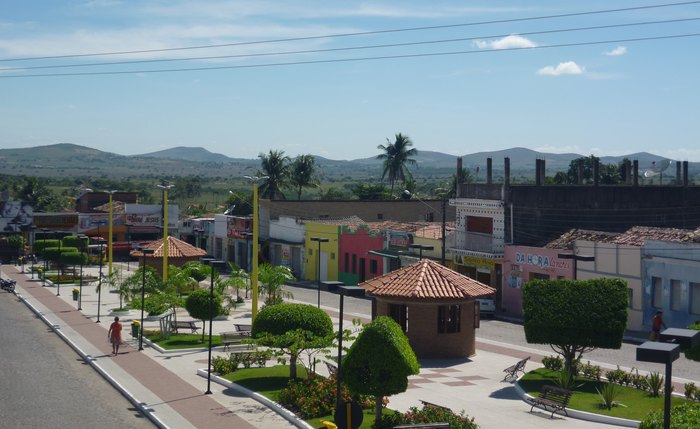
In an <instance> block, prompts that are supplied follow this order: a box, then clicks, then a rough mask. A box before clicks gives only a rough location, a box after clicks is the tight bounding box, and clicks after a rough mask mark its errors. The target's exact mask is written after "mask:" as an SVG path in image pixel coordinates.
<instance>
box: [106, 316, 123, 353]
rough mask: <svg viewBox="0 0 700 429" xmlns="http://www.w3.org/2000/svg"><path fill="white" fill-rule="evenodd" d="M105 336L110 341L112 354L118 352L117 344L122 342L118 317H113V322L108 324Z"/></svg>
mask: <svg viewBox="0 0 700 429" xmlns="http://www.w3.org/2000/svg"><path fill="white" fill-rule="evenodd" d="M107 338H108V339H109V341H110V342H111V343H112V354H115V355H116V354H118V353H119V345H120V344H121V342H122V324H121V323H119V317H115V318H114V322H112V324H111V325H109V331H107Z"/></svg>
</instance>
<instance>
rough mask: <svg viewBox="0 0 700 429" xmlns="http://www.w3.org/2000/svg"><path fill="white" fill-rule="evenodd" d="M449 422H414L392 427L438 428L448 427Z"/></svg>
mask: <svg viewBox="0 0 700 429" xmlns="http://www.w3.org/2000/svg"><path fill="white" fill-rule="evenodd" d="M449 427H450V423H449V422H437V423H414V424H412V425H398V426H394V428H393V429H409V428H413V429H415V428H420V429H439V428H449Z"/></svg>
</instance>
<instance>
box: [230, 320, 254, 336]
mask: <svg viewBox="0 0 700 429" xmlns="http://www.w3.org/2000/svg"><path fill="white" fill-rule="evenodd" d="M233 326H234V328H236V332H238V335H245V336H248V337H250V334H251V331H252V329H253V326H252V325H245V324H241V323H234V324H233Z"/></svg>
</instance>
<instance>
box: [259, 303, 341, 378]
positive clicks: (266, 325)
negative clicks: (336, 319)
mask: <svg viewBox="0 0 700 429" xmlns="http://www.w3.org/2000/svg"><path fill="white" fill-rule="evenodd" d="M251 336H252V337H253V338H255V340H256V342H257V343H258V344H260V345H262V346H267V347H274V348H278V349H280V350H281V352H282V353H284V354H287V355H289V378H290V379H295V378H296V376H297V360H298V358H299V355H300V354H301V353H302V352H304V351H305V350H308V349H317V348H323V347H329V346H330V345H331V344H332V343H333V338H334V333H333V322H331V318H330V316H328V314H326V312H325V311H323V310H321V309H319V308H316V307H314V306H312V305H307V304H278V305H266V306H265V307H263V308H262V309H261V310H260V312H259V313H258V316H257V317H256V318H255V320H254V321H253V326H252V330H251Z"/></svg>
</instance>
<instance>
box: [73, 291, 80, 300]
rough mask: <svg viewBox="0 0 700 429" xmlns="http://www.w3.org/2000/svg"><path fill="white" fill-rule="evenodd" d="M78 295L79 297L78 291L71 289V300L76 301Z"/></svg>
mask: <svg viewBox="0 0 700 429" xmlns="http://www.w3.org/2000/svg"><path fill="white" fill-rule="evenodd" d="M78 297H80V291H79V290H76V289H73V301H77V300H78Z"/></svg>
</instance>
